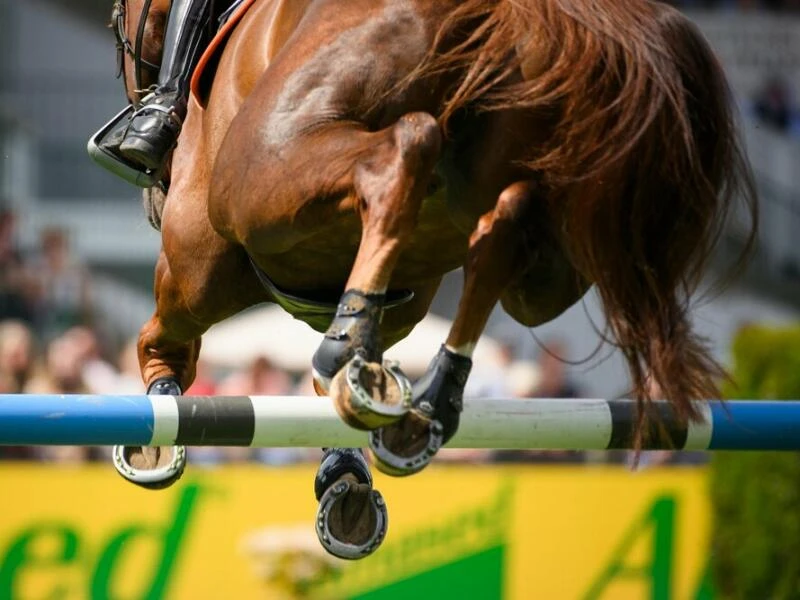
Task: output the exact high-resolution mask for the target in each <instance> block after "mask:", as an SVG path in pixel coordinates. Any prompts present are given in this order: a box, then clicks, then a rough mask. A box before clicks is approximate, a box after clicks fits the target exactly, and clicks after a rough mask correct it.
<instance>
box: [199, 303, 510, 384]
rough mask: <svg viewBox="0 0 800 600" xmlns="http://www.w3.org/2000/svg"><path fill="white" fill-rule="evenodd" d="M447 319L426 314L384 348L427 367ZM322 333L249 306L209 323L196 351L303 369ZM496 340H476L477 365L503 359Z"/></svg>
mask: <svg viewBox="0 0 800 600" xmlns="http://www.w3.org/2000/svg"><path fill="white" fill-rule="evenodd" d="M449 330H450V321H448V320H447V319H443V318H441V317H437V316H435V315H431V314H429V315H428V316H426V317H425V318H424V319H423V320H422V321H421V322H420V323H419V324H418V325H417V326H416V327H415V328H414V330H413V331H412V332H411V334H409V336H408V337H406V338H405V339H404V340H402V341H401V342H399V343H398V344H396V345H395V346H393V347H392V348H390V349H389V350H387V351H386V352H385V353H384V358H385V359H392V360H397V361H399V362H400V366H401V368H402V369H403V370H404V371H405V372H406V373H408V374H409V375H418V374H421V373H423V372H424V371H425V369H426V368H427V366H428V363H429V362H430V361H431V359H432V358H433V357H434V356H435V355H436V352H438V350H439V347H440V346H441V345H442V343H444V341H445V339H446V338H447V334H448V332H449ZM321 341H322V334H321V333H317V332H316V331H314V330H313V329H311V328H310V327H309V326H308V325H306V324H305V323H303V322H301V321H297V320H295V319H294V318H292V316H291V315H289V314H288V313H287V312H285V311H284V310H283V309H282V308H279V307H277V306H273V305H270V306H266V307H260V308H256V309H253V310H250V311H248V312H246V313H243V314H241V315H238V316H236V317H232V318H231V319H228V320H227V321H224V322H222V323H220V324H218V325H215V326H213V327H212V328H211V329H210V330H209V331H208V333H206V334H205V335H204V336H203V346H202V350H201V352H200V356H201V358H202V360H203V361H205V362H207V363H209V364H210V365H212V366H219V367H229V368H241V367H244V366H246V365H248V364H249V363H250V362H252V361H253V360H255V359H256V358H258V357H261V356H263V357H265V358H267V359H269V360H270V361H271V362H272V363H273V364H275V365H276V366H279V367H281V368H283V369H287V370H290V371H297V372H302V371H307V370H308V369H310V368H311V357H312V355H313V354H314V352H315V351H316V349H317V347H318V346H319V344H320V342H321ZM501 355H502V350H501V347H500V344H499V343H498V342H496V341H494V340H492V339H490V338H488V337H486V336H484V337H483V338H482V339H481V341H480V342H479V343H478V347H477V348H476V350H475V354H474V356H473V360H474V361H475V362H476V363H477V364H481V365H486V366H489V365H499V364H501V362H502V358H501Z"/></svg>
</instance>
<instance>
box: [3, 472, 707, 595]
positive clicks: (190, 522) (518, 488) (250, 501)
mask: <svg viewBox="0 0 800 600" xmlns="http://www.w3.org/2000/svg"><path fill="white" fill-rule="evenodd" d="M314 473H315V468H314V467H313V466H302V467H291V468H267V467H259V466H242V467H224V468H218V469H201V468H197V467H194V468H192V467H190V469H189V471H188V472H187V473H186V474H185V475H184V477H183V479H182V480H181V481H180V483H179V484H178V485H176V486H174V487H172V488H170V489H168V490H163V491H160V492H150V491H145V490H140V489H138V488H136V487H135V486H132V485H130V484H127V483H126V482H124V481H123V480H122V479H121V478H119V476H118V475H117V474H116V473H115V472H114V471H113V468H112V467H111V466H105V467H104V466H91V467H75V468H66V467H59V468H56V467H47V466H38V465H29V466H23V465H2V466H0V485H1V486H2V500H0V599H2V600H34V599H35V600H39V599H58V600H73V599H75V600H86V599H91V600H102V599H113V600H133V599H147V600H156V599H160V598H165V599H176V600H181V599H186V600H204V599H217V598H219V599H223V598H224V599H237V600H249V599H254V600H259V599H269V600H273V599H274V600H281V599H284V598H286V599H288V598H311V599H323V598H328V599H339V598H341V599H358V600H390V599H391V600H395V599H398V600H399V599H404V600H406V599H409V598H413V599H415V600H422V599H426V598H436V599H437V600H438V599H442V598H479V599H481V600H494V599H497V600H500V599H503V600H505V599H518V600H529V599H533V598H541V599H547V600H551V599H554V600H560V599H566V600H572V599H577V600H584V599H585V600H590V599H613V600H624V599H628V598H630V599H653V600H703V599H708V598H711V592H710V589H709V586H708V581H707V578H706V577H705V575H706V570H707V558H708V552H707V548H708V538H709V524H710V519H709V507H708V500H707V495H706V489H705V486H706V474H705V472H704V471H703V470H702V469H660V470H653V471H649V472H648V471H645V472H643V473H638V474H634V473H631V472H629V471H626V470H624V469H616V468H607V467H602V468H601V467H583V468H566V467H544V466H539V467H498V466H491V467H483V466H480V467H479V466H463V467H462V466H459V467H456V466H433V467H431V468H429V469H427V470H425V471H424V472H422V473H420V474H419V475H415V476H414V477H411V478H405V479H392V478H389V477H384V476H381V475H378V476H377V477H376V487H377V488H378V489H379V490H380V491H381V492H382V494H383V495H384V498H385V499H386V501H387V504H388V508H389V532H388V535H387V538H386V541H385V542H384V544H383V546H382V547H381V548H380V549H379V550H378V551H377V552H376V553H375V554H374V555H373V556H371V557H369V558H366V559H364V560H361V561H358V562H345V561H339V560H336V559H332V558H330V557H328V555H326V554H325V553H324V551H322V549H321V547H320V546H319V543H318V542H317V539H316V535H315V533H314V528H313V523H314V515H315V512H316V501H315V499H314V494H313V480H314Z"/></svg>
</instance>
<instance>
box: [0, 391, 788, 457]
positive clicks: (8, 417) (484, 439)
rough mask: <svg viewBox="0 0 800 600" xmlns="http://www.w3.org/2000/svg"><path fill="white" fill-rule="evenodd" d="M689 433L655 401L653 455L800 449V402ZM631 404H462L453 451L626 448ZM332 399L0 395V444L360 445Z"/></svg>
mask: <svg viewBox="0 0 800 600" xmlns="http://www.w3.org/2000/svg"><path fill="white" fill-rule="evenodd" d="M700 406H701V410H702V413H703V414H704V415H705V422H704V423H690V424H689V425H688V426H686V425H683V424H681V423H680V422H679V420H678V419H676V418H675V417H674V415H673V413H672V411H671V409H670V408H669V407H668V406H667V405H666V404H664V403H660V402H659V403H656V404H655V409H654V410H656V411H657V412H658V413H659V415H660V416H661V422H662V424H663V429H662V431H666V433H667V434H668V435H667V436H663V435H662V436H654V437H653V439H654V441H653V442H651V443H650V444H648V445H647V447H648V448H676V449H687V450H800V401H781V402H777V401H757V402H754V401H745V400H731V401H729V402H727V403H724V404H723V403H720V402H717V401H713V402H709V403H703V404H700ZM634 424H635V405H634V403H633V402H631V401H627V400H614V401H608V400H593V399H545V398H537V399H517V398H513V399H512V398H496V399H465V401H464V412H463V414H462V417H461V426H460V428H459V430H458V433H457V434H456V435H455V437H454V438H453V439H452V440H451V442H450V443H449V444H448V446H449V447H452V448H531V449H572V450H606V449H617V448H629V447H630V446H631V443H632V435H631V433H632V431H633V427H634ZM366 441H367V434H366V433H365V432H362V431H357V430H354V429H351V428H350V427H348V426H347V425H345V424H344V423H343V422H342V421H341V420H340V418H339V416H338V415H337V414H336V411H335V409H334V407H333V404H332V402H331V400H330V399H329V398H318V397H297V396H231V397H214V396H197V397H189V396H184V397H173V396H144V395H141V396H81V395H72V396H59V395H0V445H55V444H58V445H101V446H102V445H115V444H119V445H126V446H138V445H145V446H147V445H149V446H166V445H173V444H180V445H186V446H254V447H264V448H267V447H328V446H338V447H356V446H364V445H366Z"/></svg>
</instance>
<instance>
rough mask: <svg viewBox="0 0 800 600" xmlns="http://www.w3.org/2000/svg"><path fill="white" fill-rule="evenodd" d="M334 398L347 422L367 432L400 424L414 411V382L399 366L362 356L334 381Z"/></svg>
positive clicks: (341, 415) (339, 411)
mask: <svg viewBox="0 0 800 600" xmlns="http://www.w3.org/2000/svg"><path fill="white" fill-rule="evenodd" d="M330 395H331V398H332V399H333V402H334V406H335V407H336V412H338V413H339V416H340V417H342V420H343V421H344V422H345V423H347V424H348V425H350V426H351V427H354V428H356V429H363V430H367V431H369V430H372V429H377V428H379V427H384V426H386V425H390V424H392V423H395V422H397V421H399V420H400V419H401V418H403V416H405V415H406V413H408V410H409V409H410V408H411V383H410V382H409V381H408V379H407V378H406V376H405V375H403V373H402V371H400V369H399V368H398V366H397V364H396V363H386V364H385V366H381V365H379V364H377V363H369V362H366V361H365V360H364V359H363V358H362V357H361V356H358V355H356V356H355V357H353V358H352V359H351V360H350V362H348V363H347V364H346V365H345V366H344V368H342V369H341V370H340V371H339V372H338V373H337V374H336V376H335V377H334V378H333V381H332V382H331V393H330Z"/></svg>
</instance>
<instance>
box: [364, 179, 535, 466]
mask: <svg viewBox="0 0 800 600" xmlns="http://www.w3.org/2000/svg"><path fill="white" fill-rule="evenodd" d="M532 200H533V196H532V185H531V184H528V183H525V182H521V183H516V184H514V185H512V186H509V187H508V188H507V189H506V190H504V191H503V192H502V193H501V194H500V196H499V198H498V200H497V204H496V205H495V207H494V209H493V210H491V211H489V212H488V213H486V214H485V215H483V216H482V217H481V218H480V219H479V220H478V225H477V227H476V228H475V231H474V232H473V233H472V235H471V236H470V241H469V251H468V254H467V261H466V264H465V265H464V289H463V294H462V296H461V300H460V302H459V306H458V311H457V313H456V317H455V320H454V322H453V325H452V327H451V329H450V333H449V335H448V337H447V341H446V342H445V344H443V345H442V347H441V349H440V350H439V353H438V354H437V355H436V357H435V358H434V359H433V361H432V362H431V364H430V366H429V367H428V370H427V372H426V373H425V374H424V375H423V376H422V377H421V378H420V380H419V381H417V382H416V383H415V384H414V387H413V400H412V409H411V411H410V412H409V413H408V414H407V415H406V416H405V417H404V418H403V419H402V420H401V421H399V422H398V423H395V424H393V425H389V426H386V427H383V428H381V429H378V430H376V431H374V432H373V433H372V434H371V437H370V449H371V451H372V454H373V456H374V458H375V463H376V466H377V467H378V468H379V469H380V470H381V471H383V472H385V473H388V474H390V475H398V476H399V475H410V474H413V473H416V472H418V471H420V470H421V469H422V468H424V467H425V466H426V465H427V464H429V463H430V461H431V459H432V458H433V456H434V455H435V454H436V452H437V451H438V450H439V448H440V447H441V446H442V445H443V444H445V443H446V442H447V441H448V440H449V439H450V438H451V437H452V436H453V435H454V434H455V433H456V431H457V429H458V423H459V417H460V413H461V409H462V399H463V393H464V387H465V385H466V382H467V378H468V376H469V372H470V369H471V368H472V359H471V356H472V353H473V350H474V349H475V346H476V344H477V343H478V339H479V338H480V336H481V334H482V333H483V329H484V327H485V326H486V322H487V321H488V319H489V315H490V314H491V312H492V309H493V308H494V306H495V304H496V303H497V301H498V299H499V298H500V296H501V294H502V293H503V290H504V289H505V288H506V287H507V286H508V285H509V283H510V282H511V281H512V280H513V279H514V278H515V277H516V276H517V275H518V274H519V273H520V272H522V270H523V269H524V266H525V263H526V236H529V235H530V229H531V221H532V219H533V218H534V216H533V215H532V212H533V210H532Z"/></svg>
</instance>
